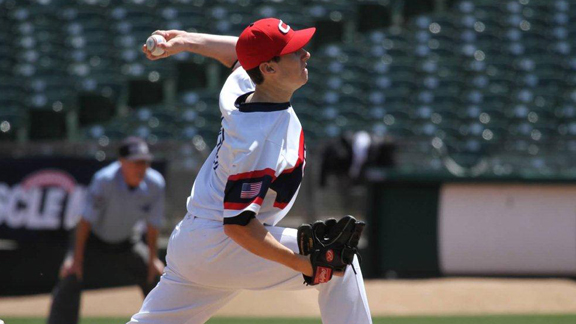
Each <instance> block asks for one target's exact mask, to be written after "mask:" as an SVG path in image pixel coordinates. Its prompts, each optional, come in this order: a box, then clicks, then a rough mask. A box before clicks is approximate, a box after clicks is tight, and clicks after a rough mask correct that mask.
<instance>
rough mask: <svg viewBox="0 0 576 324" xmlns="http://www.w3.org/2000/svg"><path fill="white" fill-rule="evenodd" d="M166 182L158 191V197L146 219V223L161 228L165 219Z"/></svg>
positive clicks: (155, 198)
mask: <svg viewBox="0 0 576 324" xmlns="http://www.w3.org/2000/svg"><path fill="white" fill-rule="evenodd" d="M164 187H165V186H164V182H162V183H161V186H160V187H159V188H158V190H157V191H156V195H155V197H154V199H153V202H152V208H150V212H149V213H148V215H147V217H146V222H148V224H150V225H152V226H154V227H156V228H160V227H161V226H162V221H163V219H164V200H165V190H164Z"/></svg>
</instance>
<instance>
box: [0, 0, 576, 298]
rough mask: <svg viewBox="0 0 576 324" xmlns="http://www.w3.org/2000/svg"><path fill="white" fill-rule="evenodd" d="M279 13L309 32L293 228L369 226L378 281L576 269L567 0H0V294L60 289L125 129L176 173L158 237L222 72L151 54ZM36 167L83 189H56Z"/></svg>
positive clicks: (212, 112)
mask: <svg viewBox="0 0 576 324" xmlns="http://www.w3.org/2000/svg"><path fill="white" fill-rule="evenodd" d="M270 16H274V17H278V18H280V19H282V20H283V21H284V22H286V23H288V24H289V25H290V26H292V28H294V29H300V28H304V27H309V26H316V27H317V29H318V31H317V34H316V36H315V37H314V39H313V41H312V43H310V44H309V46H308V50H309V51H310V52H311V54H312V58H311V59H310V61H309V63H308V70H309V78H310V79H309V82H308V84H307V85H305V86H304V87H303V88H302V89H300V90H299V91H297V92H296V95H295V96H294V98H293V100H292V104H293V105H294V107H295V110H296V112H297V114H298V116H299V118H300V120H301V122H302V124H303V126H304V132H305V137H306V144H307V154H308V155H307V156H308V163H307V170H306V172H307V175H306V180H305V181H304V182H303V187H302V189H301V192H300V195H299V197H298V200H297V203H296V205H295V207H294V208H293V209H292V211H291V213H290V215H289V216H288V217H287V219H286V220H285V221H283V223H282V224H283V225H287V226H297V225H299V224H300V223H302V222H310V221H313V220H315V219H324V218H327V217H341V216H342V215H344V214H352V215H355V216H357V217H358V218H360V219H364V220H366V221H367V222H368V224H369V226H368V229H367V233H366V234H367V235H366V238H367V239H366V240H365V241H364V242H362V249H363V255H364V265H363V268H364V269H365V273H366V275H367V277H371V278H403V277H406V278H413V277H436V276H449V275H483V276H501V275H504V276H567V277H573V276H574V275H575V274H576V205H575V203H574V202H573V200H574V199H573V197H574V194H576V187H575V186H574V181H573V180H574V178H575V175H576V163H574V159H575V158H576V89H575V88H574V85H575V84H576V54H575V52H574V51H572V47H573V44H574V39H576V38H575V37H574V36H575V33H576V20H572V19H574V17H576V1H574V0H570V1H567V0H501V1H496V0H348V1H345V0H335V1H323V0H284V1H282V0H165V1H160V0H0V243H1V244H0V272H2V273H3V275H2V276H0V282H2V281H4V282H2V285H3V287H4V289H3V290H2V291H0V294H23V293H32V292H47V291H49V290H50V289H51V287H52V285H53V284H54V280H55V279H56V275H57V268H58V266H59V265H60V262H61V260H62V255H63V251H64V246H65V238H66V237H67V233H68V232H69V231H70V229H72V228H73V227H74V224H75V221H76V220H77V216H78V215H77V214H78V211H79V210H81V207H82V202H83V197H84V194H85V188H86V186H87V184H88V182H89V180H90V177H91V176H92V175H93V173H94V172H95V171H96V170H98V169H99V168H101V167H103V166H104V165H106V164H107V163H110V162H111V161H113V160H114V159H115V158H116V149H117V147H118V144H119V142H120V140H121V139H123V138H125V137H126V136H129V135H136V136H140V137H142V138H145V139H146V140H147V141H148V143H149V144H150V147H151V150H152V153H153V154H154V155H155V156H156V158H157V162H156V164H155V165H154V166H155V167H156V168H157V169H159V170H160V171H161V172H162V173H163V174H164V176H165V178H166V183H167V196H166V208H167V215H166V217H167V222H166V224H165V226H164V228H163V237H164V240H163V242H162V244H164V246H165V242H166V238H167V237H168V235H169V234H170V232H171V230H172V228H173V227H174V225H175V224H176V223H177V222H178V221H180V219H181V218H182V217H183V216H184V214H185V201H186V198H187V197H188V195H189V192H190V188H191V186H192V184H193V181H194V178H195V175H196V173H197V172H198V170H199V168H200V166H201V164H202V163H203V161H204V159H205V158H206V157H207V156H208V154H209V152H210V151H211V149H212V147H213V146H214V145H215V142H216V138H217V134H218V131H219V129H220V112H219V109H218V100H217V98H218V92H219V89H220V87H221V86H222V84H223V82H224V81H225V79H226V77H227V75H228V74H229V72H230V71H229V69H227V68H225V67H223V66H221V65H219V63H217V62H216V61H213V60H210V59H205V58H203V57H201V56H198V55H193V54H190V53H182V54H179V55H177V56H175V57H172V58H169V59H165V60H160V61H155V62H152V61H148V60H147V59H146V58H145V56H144V55H143V54H142V53H141V46H142V44H143V43H144V42H145V40H146V38H147V37H148V36H149V35H150V34H151V33H152V32H153V31H155V30H157V29H183V30H187V31H191V32H203V33H216V34H227V35H239V34H240V32H241V31H242V30H243V29H244V28H245V26H247V25H248V24H249V23H251V22H253V21H255V20H257V19H260V18H263V17H270ZM575 50H576V49H575ZM42 170H44V171H45V170H51V171H54V172H56V173H57V174H60V175H61V176H63V177H67V176H68V177H70V176H71V177H72V178H73V183H74V186H73V188H70V187H68V189H67V190H66V192H65V193H64V194H63V195H55V194H50V192H51V190H52V189H53V187H58V186H59V185H61V183H54V182H42V181H40V182H38V181H36V182H35V181H31V180H30V178H31V177H32V178H33V175H35V174H37V173H38V172H41V171H42ZM31 183H32V184H31ZM25 184H28V186H34V185H36V186H38V188H40V189H39V190H40V191H39V194H38V195H27V194H26V193H23V192H22V190H20V188H21V187H22V186H25ZM54 197H57V198H54ZM51 199H52V200H53V202H54V205H56V207H54V208H56V209H54V208H53V209H52V212H51V213H52V214H50V211H47V210H46V208H45V207H44V206H46V205H47V204H48V203H47V202H49V201H50V200H51ZM54 199H56V200H54ZM3 264H4V265H5V264H12V266H10V267H6V266H3ZM23 273H26V278H28V279H27V281H26V282H25V283H22V282H20V283H9V282H8V281H9V279H8V278H10V277H14V276H16V275H18V274H19V275H22V274H23Z"/></svg>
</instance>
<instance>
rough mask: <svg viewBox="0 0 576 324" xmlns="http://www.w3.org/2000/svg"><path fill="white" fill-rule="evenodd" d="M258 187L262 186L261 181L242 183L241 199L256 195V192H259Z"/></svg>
mask: <svg viewBox="0 0 576 324" xmlns="http://www.w3.org/2000/svg"><path fill="white" fill-rule="evenodd" d="M260 188H262V181H260V182H251V183H243V184H242V191H241V192H240V198H242V199H251V198H254V197H256V196H258V194H259V193H260Z"/></svg>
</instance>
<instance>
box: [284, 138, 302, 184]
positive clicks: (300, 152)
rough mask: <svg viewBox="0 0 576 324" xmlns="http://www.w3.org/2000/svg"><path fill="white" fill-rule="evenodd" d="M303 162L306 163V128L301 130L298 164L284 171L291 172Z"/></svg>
mask: <svg viewBox="0 0 576 324" xmlns="http://www.w3.org/2000/svg"><path fill="white" fill-rule="evenodd" d="M302 163H304V130H301V131H300V144H299V147H298V161H296V164H295V165H294V167H293V168H290V169H286V170H284V171H283V172H282V173H290V172H292V171H294V169H296V168H297V167H299V166H300V164H302Z"/></svg>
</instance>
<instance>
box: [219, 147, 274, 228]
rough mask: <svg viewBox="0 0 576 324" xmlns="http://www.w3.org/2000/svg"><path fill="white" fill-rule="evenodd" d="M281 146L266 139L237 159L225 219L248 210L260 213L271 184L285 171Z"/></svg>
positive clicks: (226, 192) (226, 191)
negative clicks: (283, 169)
mask: <svg viewBox="0 0 576 324" xmlns="http://www.w3.org/2000/svg"><path fill="white" fill-rule="evenodd" d="M281 156H282V155H281V148H280V147H279V146H278V145H276V144H273V143H271V142H268V141H265V142H264V144H263V145H255V148H253V149H252V150H251V151H250V152H243V153H241V154H238V156H236V157H235V158H234V162H233V164H232V169H231V172H230V176H229V177H228V180H227V182H226V187H225V189H224V215H223V216H224V219H225V222H227V221H226V219H227V218H231V217H236V216H238V215H240V214H242V213H244V212H246V211H251V212H253V213H254V214H258V212H259V211H260V207H261V206H262V202H263V200H264V197H265V196H266V193H267V192H268V189H269V188H270V185H271V184H272V182H274V180H275V179H276V175H277V174H278V173H279V172H281V170H280V169H281V168H282V165H283V164H282V162H281V161H282V157H281Z"/></svg>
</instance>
